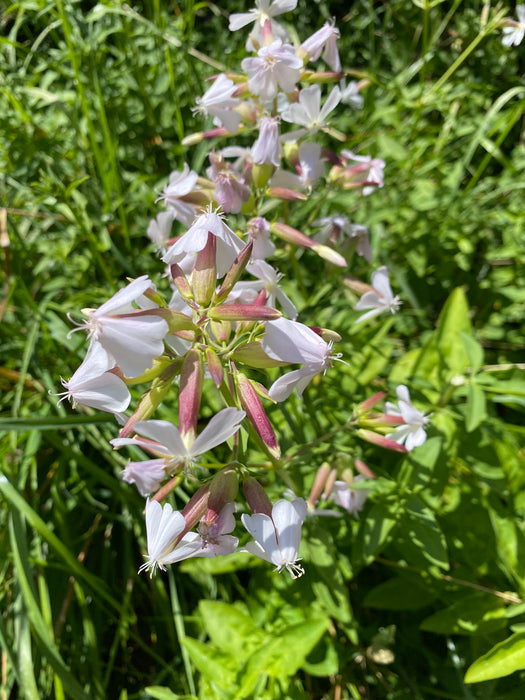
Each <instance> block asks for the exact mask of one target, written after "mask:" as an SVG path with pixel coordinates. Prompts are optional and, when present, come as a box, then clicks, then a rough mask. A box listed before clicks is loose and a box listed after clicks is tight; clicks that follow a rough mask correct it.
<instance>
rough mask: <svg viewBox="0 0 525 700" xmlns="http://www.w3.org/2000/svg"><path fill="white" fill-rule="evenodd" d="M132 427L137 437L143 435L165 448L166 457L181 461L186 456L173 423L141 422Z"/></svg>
mask: <svg viewBox="0 0 525 700" xmlns="http://www.w3.org/2000/svg"><path fill="white" fill-rule="evenodd" d="M134 427H135V431H136V432H137V433H139V435H143V436H144V437H146V438H149V439H150V440H155V442H157V443H160V445H163V446H164V447H165V448H166V454H167V455H171V456H173V457H180V458H181V459H184V458H185V457H186V456H187V454H188V451H187V449H186V446H185V445H184V442H183V441H182V438H181V436H180V432H179V429H178V428H177V426H176V425H174V423H170V422H169V421H167V420H147V421H146V420H141V421H137V423H135V426H134ZM117 439H120V438H117ZM124 439H125V438H124ZM135 442H136V441H135ZM115 443H116V441H115V440H113V441H112V444H113V445H115ZM145 449H147V447H146V448H145Z"/></svg>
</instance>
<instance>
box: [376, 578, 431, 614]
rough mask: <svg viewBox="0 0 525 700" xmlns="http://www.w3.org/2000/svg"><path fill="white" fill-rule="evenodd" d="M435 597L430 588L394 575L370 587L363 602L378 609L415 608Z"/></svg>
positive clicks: (421, 606) (426, 603)
mask: <svg viewBox="0 0 525 700" xmlns="http://www.w3.org/2000/svg"><path fill="white" fill-rule="evenodd" d="M435 598H436V594H435V593H434V592H433V591H432V590H431V589H430V588H428V587H425V586H424V585H418V584H417V583H415V581H412V580H409V579H407V578H405V577H404V576H396V578H392V579H390V580H389V581H385V582H384V583H380V584H379V586H376V587H375V588H372V590H371V591H370V592H369V593H368V594H367V595H366V596H365V599H364V603H363V604H364V605H365V606H366V607H369V608H377V609H378V610H417V609H418V608H423V607H424V606H425V605H428V604H429V603H430V602H431V601H433V600H435Z"/></svg>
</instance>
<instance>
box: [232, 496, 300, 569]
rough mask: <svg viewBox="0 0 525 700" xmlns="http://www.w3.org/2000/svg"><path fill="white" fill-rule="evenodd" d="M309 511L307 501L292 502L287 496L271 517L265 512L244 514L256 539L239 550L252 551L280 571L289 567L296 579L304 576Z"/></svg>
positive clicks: (246, 526) (246, 522) (273, 510)
mask: <svg viewBox="0 0 525 700" xmlns="http://www.w3.org/2000/svg"><path fill="white" fill-rule="evenodd" d="M307 510H308V508H307V505H306V501H305V500H304V499H303V498H296V499H295V500H294V501H292V502H290V501H286V500H284V499H282V500H280V501H277V503H276V504H275V505H274V506H273V508H272V515H271V517H270V516H269V515H266V514H264V513H255V514H254V515H247V514H246V513H244V514H243V515H241V520H242V524H243V525H244V527H245V528H246V529H247V530H248V532H249V533H250V535H251V536H252V537H253V538H254V541H253V542H248V543H247V544H246V545H245V546H244V547H243V548H242V549H240V550H239V551H241V552H250V554H254V555H255V556H256V557H260V558H261V559H264V560H265V561H268V562H270V564H274V566H275V571H278V572H279V573H280V572H281V571H282V570H283V569H287V570H288V572H289V573H290V575H291V577H292V578H294V579H295V578H298V577H299V576H302V575H303V574H304V569H303V567H302V566H301V565H300V564H298V562H299V561H300V559H299V557H298V552H299V545H300V543H301V527H302V525H303V522H304V519H305V517H306V513H307Z"/></svg>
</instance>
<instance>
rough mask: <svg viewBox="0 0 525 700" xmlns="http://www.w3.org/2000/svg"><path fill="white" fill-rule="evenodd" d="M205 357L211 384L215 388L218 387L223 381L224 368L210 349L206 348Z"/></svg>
mask: <svg viewBox="0 0 525 700" xmlns="http://www.w3.org/2000/svg"><path fill="white" fill-rule="evenodd" d="M205 356H206V364H207V365H208V370H209V372H210V375H211V378H212V379H213V383H214V384H215V386H216V387H220V386H221V384H222V382H223V379H224V367H223V366H222V362H221V360H220V358H219V356H218V355H217V353H216V352H215V350H212V348H206V352H205Z"/></svg>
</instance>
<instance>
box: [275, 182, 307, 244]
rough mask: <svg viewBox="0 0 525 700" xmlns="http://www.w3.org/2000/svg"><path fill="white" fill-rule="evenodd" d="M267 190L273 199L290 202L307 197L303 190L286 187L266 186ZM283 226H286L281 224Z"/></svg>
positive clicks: (300, 200)
mask: <svg viewBox="0 0 525 700" xmlns="http://www.w3.org/2000/svg"><path fill="white" fill-rule="evenodd" d="M267 192H268V194H269V196H270V197H275V199H285V200H289V201H292V202H306V200H307V199H308V196H307V195H306V194H304V193H303V192H297V191H296V190H290V189H288V188H287V187H268V190H267ZM283 226H286V224H283ZM277 235H279V234H277ZM281 238H282V236H281Z"/></svg>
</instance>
